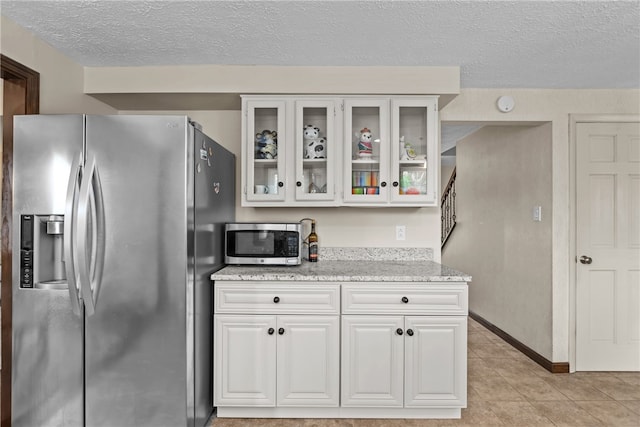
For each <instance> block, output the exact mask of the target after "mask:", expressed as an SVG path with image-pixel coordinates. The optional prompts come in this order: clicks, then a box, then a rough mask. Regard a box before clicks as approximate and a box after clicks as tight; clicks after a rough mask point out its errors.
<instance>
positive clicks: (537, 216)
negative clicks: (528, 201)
mask: <svg viewBox="0 0 640 427" xmlns="http://www.w3.org/2000/svg"><path fill="white" fill-rule="evenodd" d="M533 220H534V221H538V222H540V221H542V206H534V207H533Z"/></svg>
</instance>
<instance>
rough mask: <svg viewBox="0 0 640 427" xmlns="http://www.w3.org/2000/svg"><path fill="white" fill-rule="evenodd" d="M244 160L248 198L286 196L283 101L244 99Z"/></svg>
mask: <svg viewBox="0 0 640 427" xmlns="http://www.w3.org/2000/svg"><path fill="white" fill-rule="evenodd" d="M245 102H246V105H245V106H244V107H245V108H244V109H245V116H244V117H243V120H244V121H245V126H244V127H243V129H244V134H243V138H244V141H243V157H244V158H243V161H244V162H245V165H246V170H245V171H244V172H243V177H244V179H245V182H244V183H243V184H244V189H243V191H244V192H245V195H246V199H247V200H248V201H283V200H284V198H285V191H286V188H285V172H286V170H285V160H286V151H287V149H286V147H287V140H286V139H287V135H286V131H285V125H286V122H285V113H286V103H285V102H284V101H279V100H246V101H245Z"/></svg>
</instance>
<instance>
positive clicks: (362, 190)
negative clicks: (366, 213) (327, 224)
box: [343, 98, 390, 204]
mask: <svg viewBox="0 0 640 427" xmlns="http://www.w3.org/2000/svg"><path fill="white" fill-rule="evenodd" d="M389 122H390V119H389V100H388V99H375V98H371V99H369V98H347V99H345V101H344V145H345V151H344V168H345V172H344V179H343V181H344V189H343V191H344V200H345V201H347V202H357V203H374V204H375V203H386V202H387V201H388V200H389V196H388V195H389V149H390V145H389V144H390V140H389Z"/></svg>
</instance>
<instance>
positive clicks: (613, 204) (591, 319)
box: [576, 123, 640, 371]
mask: <svg viewBox="0 0 640 427" xmlns="http://www.w3.org/2000/svg"><path fill="white" fill-rule="evenodd" d="M576 132H577V133H576V141H577V144H576V191H577V200H576V206H577V214H576V216H577V224H576V227H577V230H576V249H577V272H576V277H577V284H576V370H579V371H602V370H606V371H637V370H640V123H578V124H577V125H576Z"/></svg>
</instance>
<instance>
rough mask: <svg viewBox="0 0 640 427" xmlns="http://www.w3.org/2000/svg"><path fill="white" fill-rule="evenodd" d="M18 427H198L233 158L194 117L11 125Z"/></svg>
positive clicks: (208, 386)
mask: <svg viewBox="0 0 640 427" xmlns="http://www.w3.org/2000/svg"><path fill="white" fill-rule="evenodd" d="M14 123H15V127H14V158H13V165H14V169H13V191H14V203H13V206H14V212H13V229H12V242H13V243H12V245H13V246H12V249H13V283H12V287H13V292H12V295H13V359H12V362H13V364H12V425H13V426H14V427H22V426H25V427H33V426H73V427H80V426H88V427H94V426H95V427H98V426H105V427H107V426H108V427H124V426H136V427H139V426H154V427H160V426H167V427H178V426H201V425H203V424H205V422H206V420H207V419H208V418H209V416H210V415H211V413H212V411H213V403H212V402H213V401H212V369H211V360H212V333H213V332H212V328H211V325H212V298H213V297H212V295H213V293H212V292H211V284H210V281H209V275H210V274H211V273H212V272H213V271H215V270H217V269H218V268H220V267H221V266H222V265H223V262H224V251H223V228H224V223H225V222H229V221H233V219H234V210H235V185H234V182H235V157H234V155H233V154H231V153H230V152H228V151H227V150H225V149H224V148H223V147H221V146H220V145H218V144H217V143H216V142H214V141H213V140H212V139H210V138H209V137H207V136H206V135H204V134H203V133H202V132H201V131H200V130H199V129H198V128H197V125H195V124H194V123H192V122H190V120H189V118H188V117H185V116H128V115H120V116H84V115H58V116H48V115H34V116H18V117H16V118H15V122H14Z"/></svg>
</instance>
